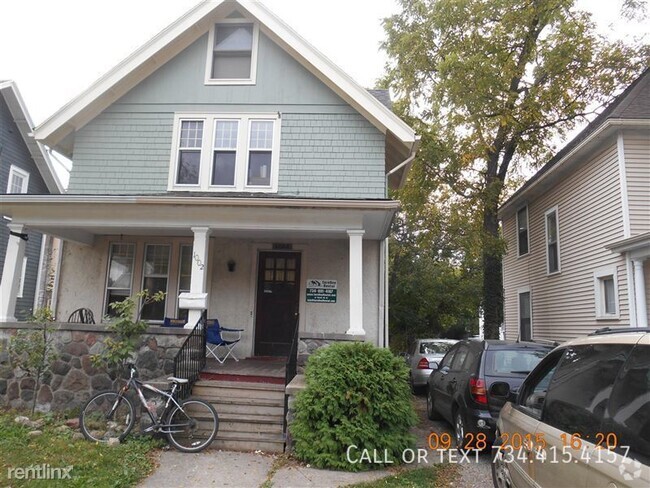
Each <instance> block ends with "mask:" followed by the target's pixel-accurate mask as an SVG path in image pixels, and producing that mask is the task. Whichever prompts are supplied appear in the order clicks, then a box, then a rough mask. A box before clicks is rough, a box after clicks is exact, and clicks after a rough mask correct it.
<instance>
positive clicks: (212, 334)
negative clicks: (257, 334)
mask: <svg viewBox="0 0 650 488" xmlns="http://www.w3.org/2000/svg"><path fill="white" fill-rule="evenodd" d="M224 332H225V333H227V334H233V335H234V334H237V338H236V339H231V340H226V339H224V338H223V337H222V333H224ZM242 332H244V329H228V328H226V327H221V325H219V321H218V320H217V319H214V320H208V329H207V334H206V354H207V356H208V357H210V356H212V357H214V358H215V359H216V360H217V361H219V363H221V364H223V363H224V362H225V361H226V359H228V357H232V358H233V359H234V360H235V361H239V359H237V356H235V353H234V351H233V349H234V348H235V346H236V345H237V343H238V342H239V341H240V340H241V333H242ZM219 348H224V350H225V351H226V355H225V356H223V358H222V357H220V355H219V352H220V350H219Z"/></svg>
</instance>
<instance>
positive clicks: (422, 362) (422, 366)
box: [418, 358, 431, 369]
mask: <svg viewBox="0 0 650 488" xmlns="http://www.w3.org/2000/svg"><path fill="white" fill-rule="evenodd" d="M418 369H431V368H429V360H428V359H427V358H422V359H420V361H419V362H418Z"/></svg>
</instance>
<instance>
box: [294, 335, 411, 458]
mask: <svg viewBox="0 0 650 488" xmlns="http://www.w3.org/2000/svg"><path fill="white" fill-rule="evenodd" d="M305 380H306V384H307V387H306V388H305V390H303V391H302V392H300V393H299V394H298V396H297V398H296V403H295V419H294V421H293V422H292V424H291V427H290V430H291V434H292V436H293V439H294V454H295V455H296V457H298V458H300V459H302V460H303V461H306V462H308V463H311V464H312V465H314V466H316V467H318V468H334V469H343V470H347V471H357V470H363V469H372V468H379V467H381V466H382V464H381V463H369V462H365V461H363V462H358V463H355V464H352V463H350V462H348V459H347V456H346V452H347V449H348V447H349V446H351V445H355V446H357V448H358V449H355V450H354V451H351V452H354V457H353V459H355V460H357V459H359V457H360V456H361V453H362V450H363V449H368V450H369V451H370V453H371V456H372V452H373V450H376V452H377V453H378V456H377V457H378V459H379V458H381V459H387V460H390V461H393V462H394V463H395V464H397V463H399V462H400V460H401V458H402V452H403V451H404V450H405V449H408V448H412V447H413V444H414V438H413V436H412V435H410V434H409V428H410V427H411V426H413V425H414V424H415V423H416V419H417V417H416V415H415V412H414V410H413V406H412V404H411V394H410V392H409V387H408V369H407V368H406V365H405V364H404V361H403V360H402V359H399V358H396V357H395V356H393V355H392V354H391V352H390V351H389V350H388V349H379V348H377V347H374V346H372V345H371V344H367V343H347V344H345V343H339V344H334V345H332V346H330V347H326V348H321V349H319V350H318V351H316V353H315V354H313V355H312V356H311V357H310V358H309V361H308V363H307V369H306V371H305ZM385 453H386V454H387V455H386V454H385Z"/></svg>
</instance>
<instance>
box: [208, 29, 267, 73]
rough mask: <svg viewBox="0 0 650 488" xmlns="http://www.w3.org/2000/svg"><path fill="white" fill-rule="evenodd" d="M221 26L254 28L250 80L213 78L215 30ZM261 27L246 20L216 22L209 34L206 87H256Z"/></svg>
mask: <svg viewBox="0 0 650 488" xmlns="http://www.w3.org/2000/svg"><path fill="white" fill-rule="evenodd" d="M219 24H251V25H252V26H253V47H252V51H251V76H250V78H231V79H215V78H212V56H213V52H214V36H215V30H216V28H217V26H218V25H219ZM259 32H260V26H259V24H258V23H257V22H252V21H251V20H249V19H246V18H234V19H221V20H219V21H217V22H214V23H213V24H212V26H211V27H210V33H209V34H208V52H207V56H206V61H205V84H206V85H254V84H255V83H256V80H257V51H258V47H259V36H260V34H259Z"/></svg>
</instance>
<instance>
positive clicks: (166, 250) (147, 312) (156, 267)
mask: <svg viewBox="0 0 650 488" xmlns="http://www.w3.org/2000/svg"><path fill="white" fill-rule="evenodd" d="M170 251H171V246H169V245H168V244H147V245H146V246H145V250H144V264H143V266H144V269H143V272H142V289H143V290H147V291H148V292H149V295H154V294H156V293H158V292H160V291H162V292H164V293H167V282H168V281H169V257H170V254H171V252H170ZM166 301H167V300H166V296H165V299H164V300H161V301H159V302H151V303H146V304H144V306H143V307H142V313H141V317H142V319H144V320H163V319H164V318H165V308H166V306H165V304H166Z"/></svg>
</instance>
